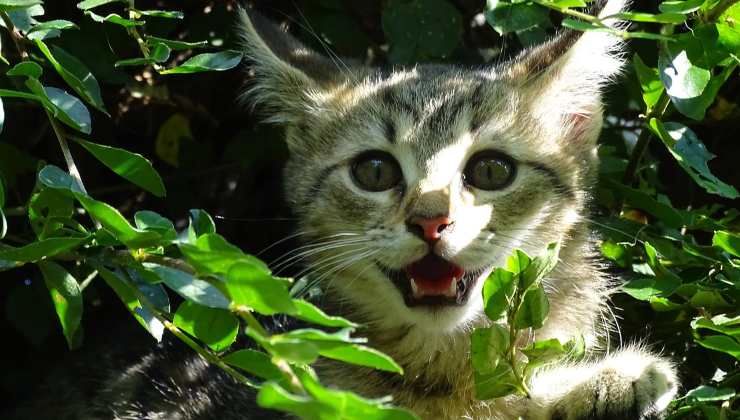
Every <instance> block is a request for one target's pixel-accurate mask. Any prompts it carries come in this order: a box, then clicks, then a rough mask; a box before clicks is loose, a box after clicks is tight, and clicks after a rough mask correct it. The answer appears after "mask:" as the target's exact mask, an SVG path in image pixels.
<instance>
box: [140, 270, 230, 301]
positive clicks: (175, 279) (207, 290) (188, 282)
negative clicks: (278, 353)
mask: <svg viewBox="0 0 740 420" xmlns="http://www.w3.org/2000/svg"><path fill="white" fill-rule="evenodd" d="M144 267H146V269H147V270H149V271H151V272H153V273H155V274H156V275H157V276H158V277H159V278H160V279H161V280H162V282H164V284H166V285H167V287H169V288H170V289H172V290H174V291H175V292H177V294H178V295H180V296H182V297H183V298H184V299H186V300H189V301H192V302H195V303H197V304H199V305H202V306H207V307H209V308H215V309H228V308H229V303H230V302H229V299H227V298H226V296H224V294H223V293H221V291H220V290H219V289H217V288H216V287H215V286H213V285H211V284H210V283H208V282H207V281H204V280H200V279H197V278H195V277H193V276H192V275H190V274H188V273H186V272H184V271H181V270H178V269H175V268H171V267H166V266H163V265H159V264H153V263H144Z"/></svg>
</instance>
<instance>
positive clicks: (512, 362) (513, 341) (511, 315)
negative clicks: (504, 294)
mask: <svg viewBox="0 0 740 420" xmlns="http://www.w3.org/2000/svg"><path fill="white" fill-rule="evenodd" d="M523 298H524V296H523V294H522V292H521V291H520V290H519V287H518V286H517V290H516V293H515V295H514V304H513V305H511V306H510V308H511V309H510V311H509V312H508V313H507V315H506V319H507V322H508V324H509V347H508V348H507V349H506V361H507V363H508V364H509V366H510V367H511V371H512V372H513V373H514V378H515V379H516V382H517V385H518V386H519V390H520V391H521V392H522V393H524V396H526V397H527V398H530V391H529V387H527V384H526V383H524V378H522V375H521V372H519V369H518V368H517V363H516V362H517V360H516V349H517V347H516V345H517V343H518V342H519V330H518V329H516V327H514V319H515V318H516V313H517V312H518V311H519V307H520V306H521V304H522V299H523Z"/></svg>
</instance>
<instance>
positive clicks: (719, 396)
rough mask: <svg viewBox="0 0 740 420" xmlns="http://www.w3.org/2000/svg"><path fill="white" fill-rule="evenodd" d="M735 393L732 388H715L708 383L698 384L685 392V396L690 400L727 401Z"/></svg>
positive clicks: (693, 401)
mask: <svg viewBox="0 0 740 420" xmlns="http://www.w3.org/2000/svg"><path fill="white" fill-rule="evenodd" d="M735 395H736V393H735V390H734V389H732V388H715V387H713V386H708V385H700V386H698V387H696V388H694V389H692V390H691V391H689V392H687V393H686V395H685V398H686V399H687V400H688V401H690V402H692V403H695V402H708V401H727V400H729V399H730V398H732V397H734V396H735Z"/></svg>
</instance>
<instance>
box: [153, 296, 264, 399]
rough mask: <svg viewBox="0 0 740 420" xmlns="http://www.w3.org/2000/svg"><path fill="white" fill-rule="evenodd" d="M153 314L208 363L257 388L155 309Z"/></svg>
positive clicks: (257, 386)
mask: <svg viewBox="0 0 740 420" xmlns="http://www.w3.org/2000/svg"><path fill="white" fill-rule="evenodd" d="M152 313H153V314H154V316H155V317H156V318H157V319H158V320H159V321H160V322H161V323H162V324H164V326H165V328H167V331H169V332H171V333H172V335H174V336H175V337H177V338H178V339H180V341H182V342H183V343H185V344H187V346H188V347H190V348H191V349H193V350H194V351H195V352H196V353H198V354H199V355H200V356H201V357H203V358H204V359H206V361H207V362H208V363H211V364H213V365H215V366H217V367H219V368H220V369H221V370H223V371H224V372H226V373H227V374H228V375H229V376H231V377H232V378H234V379H236V380H237V381H239V382H241V383H242V384H244V385H247V386H249V387H251V388H255V389H259V385H258V384H256V383H255V382H253V381H252V380H251V379H249V378H247V377H246V376H244V375H242V374H241V373H239V372H238V371H237V370H236V369H234V368H233V367H231V366H229V365H227V364H226V363H225V362H224V361H223V360H221V358H220V357H218V355H215V354H213V353H212V352H211V351H210V350H208V349H205V348H203V347H201V346H200V345H198V343H196V342H195V341H193V339H191V338H190V337H188V336H187V334H185V333H184V332H182V330H180V329H179V328H177V325H175V324H173V323H172V322H170V321H169V320H167V319H165V318H164V317H162V316H161V315H160V314H159V313H157V312H156V310H155V311H153V312H152Z"/></svg>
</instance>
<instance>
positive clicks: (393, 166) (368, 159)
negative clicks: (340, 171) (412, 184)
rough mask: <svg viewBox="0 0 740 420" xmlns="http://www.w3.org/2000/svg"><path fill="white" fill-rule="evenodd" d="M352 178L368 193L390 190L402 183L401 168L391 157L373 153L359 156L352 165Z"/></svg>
mask: <svg viewBox="0 0 740 420" xmlns="http://www.w3.org/2000/svg"><path fill="white" fill-rule="evenodd" d="M351 171H352V178H353V179H354V181H355V183H356V184H357V186H359V187H360V188H362V189H363V190H367V191H385V190H389V189H391V188H393V187H395V186H396V185H398V183H399V182H401V168H400V167H399V166H398V162H396V160H395V159H393V157H392V156H391V155H389V154H388V153H385V152H380V151H372V152H366V153H363V154H361V155H360V156H358V157H357V158H356V159H355V161H354V163H352V169H351Z"/></svg>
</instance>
